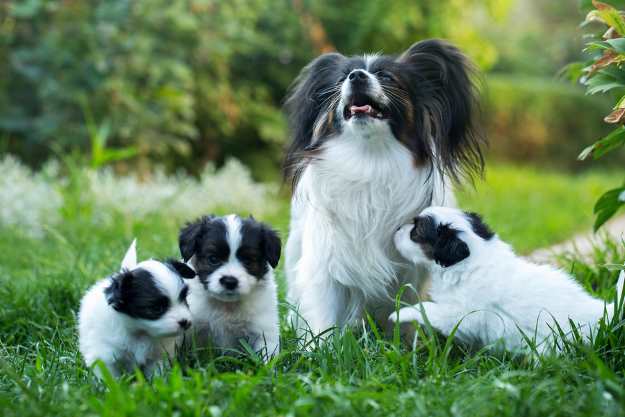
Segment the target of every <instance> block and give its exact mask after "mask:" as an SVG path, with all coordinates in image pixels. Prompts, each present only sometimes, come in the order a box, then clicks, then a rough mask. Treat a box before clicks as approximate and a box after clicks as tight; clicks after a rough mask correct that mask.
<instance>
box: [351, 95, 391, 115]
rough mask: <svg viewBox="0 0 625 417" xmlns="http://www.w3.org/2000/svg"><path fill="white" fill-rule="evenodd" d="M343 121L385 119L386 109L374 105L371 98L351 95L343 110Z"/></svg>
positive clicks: (376, 104)
mask: <svg viewBox="0 0 625 417" xmlns="http://www.w3.org/2000/svg"><path fill="white" fill-rule="evenodd" d="M343 116H344V118H345V120H349V119H351V118H352V117H356V118H363V117H373V118H374V119H386V118H387V116H388V115H387V114H386V109H384V108H383V107H382V106H381V105H380V104H378V103H376V102H375V101H374V100H373V99H372V98H371V97H368V96H365V95H353V96H352V97H351V99H350V100H349V102H348V104H347V105H346V106H345V108H344V109H343Z"/></svg>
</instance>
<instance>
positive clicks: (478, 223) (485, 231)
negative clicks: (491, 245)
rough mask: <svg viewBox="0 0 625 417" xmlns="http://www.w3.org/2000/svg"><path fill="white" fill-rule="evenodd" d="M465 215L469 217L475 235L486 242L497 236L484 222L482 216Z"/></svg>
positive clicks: (475, 214) (474, 214)
mask: <svg viewBox="0 0 625 417" xmlns="http://www.w3.org/2000/svg"><path fill="white" fill-rule="evenodd" d="M465 215H466V216H467V219H468V220H469V223H470V224H471V229H473V233H475V234H476V235H478V236H479V237H481V238H482V239H484V240H490V239H492V238H493V236H495V233H494V232H493V231H492V230H491V229H490V227H488V225H487V224H486V223H484V221H483V220H482V216H480V215H479V214H477V213H465Z"/></svg>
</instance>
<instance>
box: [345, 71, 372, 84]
mask: <svg viewBox="0 0 625 417" xmlns="http://www.w3.org/2000/svg"><path fill="white" fill-rule="evenodd" d="M348 78H349V81H350V82H351V83H352V84H365V83H366V82H367V81H368V80H369V77H368V76H367V73H366V72H364V71H363V70H353V71H352V72H350V73H349V76H348Z"/></svg>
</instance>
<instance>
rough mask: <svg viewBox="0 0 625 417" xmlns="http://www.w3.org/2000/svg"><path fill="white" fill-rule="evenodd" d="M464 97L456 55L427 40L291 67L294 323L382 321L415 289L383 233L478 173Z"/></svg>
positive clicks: (315, 327)
mask: <svg viewBox="0 0 625 417" xmlns="http://www.w3.org/2000/svg"><path fill="white" fill-rule="evenodd" d="M356 76H357V77H356ZM355 78H360V80H361V81H362V82H361V81H359V80H354V79H355ZM475 94H476V92H475V86H474V84H473V78H472V75H471V66H470V64H469V63H468V61H467V59H466V58H465V57H464V56H463V55H462V54H461V53H460V52H459V51H458V50H457V49H456V48H454V47H453V46H451V45H449V44H447V43H445V42H443V41H438V40H430V41H423V42H419V43H416V44H415V45H413V46H412V47H410V48H409V49H408V50H407V51H406V52H404V53H403V54H401V55H400V56H365V57H352V58H347V57H344V56H343V55H340V54H337V53H332V54H326V55H323V56H321V57H319V58H317V59H316V60H315V61H313V62H312V63H311V64H310V65H309V66H307V67H306V68H305V69H304V70H303V71H302V74H300V76H299V77H298V79H297V80H296V83H295V85H294V87H293V89H292V91H291V93H290V96H289V98H288V101H287V103H286V109H287V112H288V114H289V119H290V126H291V130H292V142H291V146H290V149H289V151H288V154H287V157H286V161H285V174H286V176H287V177H288V178H289V179H291V181H292V183H293V187H294V189H293V198H292V207H291V225H290V233H289V240H288V242H287V246H286V251H285V258H286V264H285V267H286V274H287V280H288V299H289V301H290V302H291V303H292V304H293V305H294V306H295V308H296V310H297V313H296V317H300V318H302V319H303V321H298V323H297V327H298V328H300V329H304V330H305V329H307V328H308V327H309V328H310V329H311V330H312V331H313V332H315V333H319V332H321V331H323V330H325V329H327V328H329V327H332V326H335V325H339V326H343V325H353V324H355V323H357V322H358V321H359V319H361V318H362V317H363V312H364V311H365V310H367V311H368V312H369V313H372V314H374V315H375V316H376V317H378V318H380V319H383V320H384V321H386V317H387V316H388V313H390V311H392V309H393V297H394V295H395V292H396V290H397V289H398V288H399V286H400V285H401V284H403V283H406V282H409V283H412V284H414V285H417V286H419V285H420V284H421V282H422V278H423V276H424V275H423V271H421V270H419V269H418V268H415V267H414V266H411V265H408V264H407V263H406V262H405V261H403V260H402V259H401V257H400V256H398V254H397V252H396V250H395V249H394V247H393V245H392V237H393V232H394V230H395V229H396V228H397V227H398V226H399V225H401V224H403V223H405V222H407V221H409V219H411V218H412V217H414V216H415V215H416V214H417V213H418V212H419V211H421V210H422V209H423V208H425V207H428V206H430V205H432V204H435V205H454V198H453V195H452V193H451V190H450V181H449V180H448V179H452V180H457V179H460V178H461V177H463V176H465V175H470V173H472V172H476V171H480V170H481V168H482V156H481V155H482V154H481V145H482V141H481V137H480V136H479V135H478V134H477V133H476V129H474V121H473V119H474V115H475V113H476V108H475Z"/></svg>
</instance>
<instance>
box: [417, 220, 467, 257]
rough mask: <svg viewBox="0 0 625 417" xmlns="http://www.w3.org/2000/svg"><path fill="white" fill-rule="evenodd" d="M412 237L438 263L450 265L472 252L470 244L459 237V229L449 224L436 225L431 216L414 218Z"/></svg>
mask: <svg viewBox="0 0 625 417" xmlns="http://www.w3.org/2000/svg"><path fill="white" fill-rule="evenodd" d="M414 222H415V223H414V224H415V225H414V227H413V228H412V230H411V231H410V239H411V240H412V241H413V242H415V243H417V244H419V245H421V249H422V250H423V252H424V253H425V255H426V256H427V257H428V258H430V259H432V260H434V262H436V263H437V264H439V265H441V266H443V267H448V266H451V265H454V264H457V263H458V262H460V261H462V260H463V259H466V258H468V257H469V255H470V254H471V252H470V250H469V246H468V245H467V244H466V243H465V242H464V241H462V239H460V238H459V237H458V230H456V229H454V228H453V227H450V226H449V225H447V224H439V225H438V226H437V225H436V221H435V219H434V218H433V217H431V216H419V217H416V218H415V220H414Z"/></svg>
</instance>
